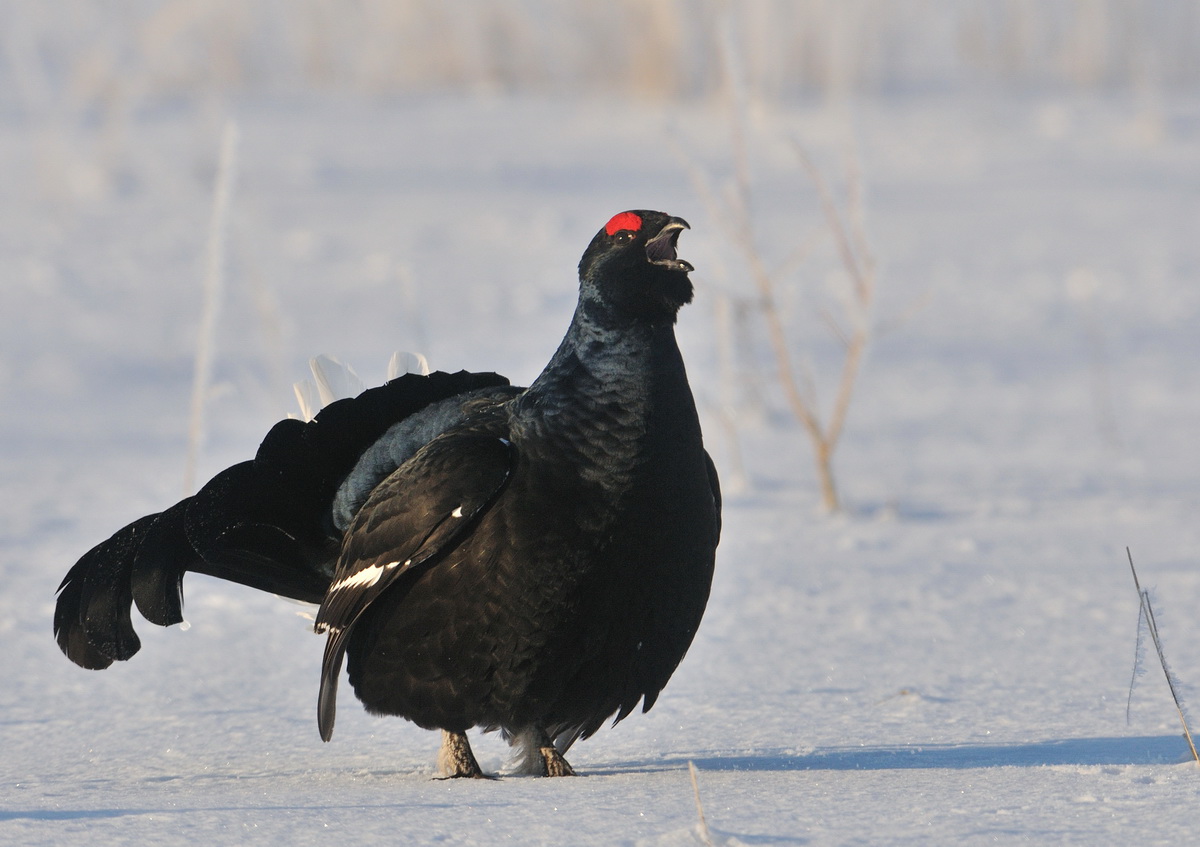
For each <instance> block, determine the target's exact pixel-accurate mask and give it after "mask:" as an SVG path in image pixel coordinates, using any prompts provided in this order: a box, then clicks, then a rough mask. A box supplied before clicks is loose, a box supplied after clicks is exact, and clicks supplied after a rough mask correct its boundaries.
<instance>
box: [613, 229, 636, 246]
mask: <svg viewBox="0 0 1200 847" xmlns="http://www.w3.org/2000/svg"><path fill="white" fill-rule="evenodd" d="M633 237H634V236H633V233H632V232H630V231H629V230H627V229H623V230H621V231H620V232H618V233H617V235H616V240H617V243H618V244H628V243H629V242H630V241H633Z"/></svg>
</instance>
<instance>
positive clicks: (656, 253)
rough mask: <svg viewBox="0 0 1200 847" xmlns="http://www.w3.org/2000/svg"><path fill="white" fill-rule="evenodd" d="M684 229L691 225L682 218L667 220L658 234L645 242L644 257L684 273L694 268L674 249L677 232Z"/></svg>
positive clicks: (677, 239)
mask: <svg viewBox="0 0 1200 847" xmlns="http://www.w3.org/2000/svg"><path fill="white" fill-rule="evenodd" d="M685 229H691V227H690V226H688V222H687V221H685V220H684V219H683V218H671V219H670V220H668V221H667V223H666V225H664V226H663V228H662V229H660V230H659V231H658V235H656V236H654V237H653V238H651V239H650V240H649V241H647V242H646V258H647V259H649V260H650V264H652V265H661V266H662V267H664V268H668V269H670V270H673V271H683V272H684V273H687V272H688V271H692V270H695V268H693V267H692V265H691V263H689V262H685V261H683V259H680V258H679V255H678V253H677V251H676V244H677V243H678V241H679V233H681V232H683V231H684V230H685Z"/></svg>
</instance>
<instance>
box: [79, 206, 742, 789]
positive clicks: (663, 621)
mask: <svg viewBox="0 0 1200 847" xmlns="http://www.w3.org/2000/svg"><path fill="white" fill-rule="evenodd" d="M686 226H687V224H686V223H685V222H684V221H683V220H681V219H679V218H672V217H669V216H667V215H665V214H663V213H661V212H651V211H633V212H623V213H621V214H619V215H616V216H614V217H613V218H612V219H611V220H610V221H609V223H608V224H607V225H606V226H605V228H604V229H602V230H601V231H600V232H599V233H597V235H596V237H595V238H594V239H593V240H592V242H591V244H590V245H589V247H588V249H587V251H586V252H585V253H584V255H583V259H582V260H581V262H580V266H579V278H580V293H579V301H578V305H577V307H576V311H575V315H574V318H573V320H572V322H571V326H570V328H569V329H568V331H567V334H566V336H565V337H564V339H563V341H562V343H561V344H560V346H559V348H558V350H557V352H556V353H555V354H554V356H553V358H552V359H551V360H550V362H549V364H548V365H547V366H546V368H545V369H544V370H543V372H542V373H541V375H539V376H538V378H537V379H536V380H535V381H534V382H533V384H532V385H530V386H529V388H527V389H520V388H515V387H512V386H509V385H508V384H507V381H506V380H504V379H503V377H499V376H497V375H495V374H471V373H466V372H460V373H457V374H444V373H435V374H430V375H429V376H428V377H420V376H414V375H408V376H405V377H402V378H400V379H399V380H393V381H392V382H390V383H388V384H387V385H385V386H382V387H381V388H377V389H371V390H369V391H366V392H364V393H363V394H361V395H359V396H358V397H357V398H354V399H352V400H344V401H339V402H338V403H334V404H332V405H331V406H329V407H327V408H326V409H324V410H323V411H322V412H321V413H320V414H319V415H318V416H317V417H316V418H315V419H314V420H313V421H311V422H308V423H303V422H300V421H291V420H289V421H282V422H280V423H279V424H277V425H276V426H275V427H274V428H273V429H272V430H271V432H270V433H269V434H268V435H267V437H266V439H265V440H264V441H263V444H262V446H261V447H260V448H259V451H258V454H257V455H256V457H255V459H254V460H253V461H251V462H245V463H242V464H239V465H235V466H234V467H232V468H229V469H228V470H226V471H223V472H222V473H221V474H218V475H217V476H216V477H215V478H214V479H213V480H212V481H210V482H209V483H208V484H207V485H206V486H204V488H202V489H201V490H200V491H199V492H198V493H197V494H196V495H194V496H193V497H190V498H187V499H186V500H184V501H182V502H181V503H179V504H177V505H175V506H173V507H171V508H170V509H167V510H166V511H164V512H162V513H161V514H158V515H150V516H147V517H145V518H142V519H140V520H138V521H135V522H134V523H132V524H130V525H129V526H127V527H125V528H124V529H122V530H120V531H118V532H117V533H116V534H115V535H113V537H112V538H110V539H109V540H108V541H106V542H104V543H102V544H100V545H99V546H97V547H96V548H94V549H93V550H91V551H89V552H88V553H87V554H86V555H85V556H84V557H83V558H81V559H80V561H79V562H78V563H77V564H76V565H75V566H74V567H73V568H72V569H71V571H70V572H69V573H68V574H67V577H66V579H65V580H64V581H63V584H62V586H61V587H60V593H59V599H58V607H57V610H56V614H55V631H56V635H57V638H58V642H59V645H60V646H61V647H62V649H63V651H64V652H65V653H66V654H67V655H68V656H69V657H70V658H71V659H72V660H73V661H75V662H76V663H78V664H80V665H83V666H84V667H92V668H101V667H106V666H107V665H108V664H110V663H111V662H112V661H113V660H114V659H116V660H123V659H128V658H129V657H130V656H132V655H133V654H134V653H135V652H136V651H137V649H138V647H139V644H138V640H137V636H136V635H135V634H134V632H133V629H132V626H131V623H130V614H129V609H130V605H131V603H136V605H137V606H138V609H139V611H141V612H142V614H143V615H144V616H145V617H146V618H147V619H148V620H150V621H152V622H154V623H158V624H162V625H168V624H171V623H175V622H178V621H180V620H181V619H182V616H181V610H182V595H181V584H182V578H183V574H184V573H185V572H186V571H196V572H199V573H208V574H211V575H213V576H218V577H221V578H224V579H229V580H233V581H235V582H240V583H243V584H246V585H249V586H251V587H254V588H259V589H262V590H265V591H272V592H275V593H278V594H282V595H285V596H288V597H293V598H297V599H301V600H309V601H313V602H320V603H321V607H320V610H319V612H318V615H317V625H316V628H317V630H318V631H319V632H325V633H328V642H327V645H326V650H325V658H324V662H323V667H322V672H321V684H320V693H319V702H318V723H319V728H320V732H321V736H322V738H324V739H326V740H328V739H329V738H330V736H331V733H332V731H333V723H334V715H335V700H336V690H337V684H338V678H339V676H340V672H341V667H342V664H343V660H345V663H346V665H347V669H348V676H349V680H350V684H351V685H352V686H353V688H354V691H355V693H356V694H357V695H358V697H359V699H360V700H361V701H362V702H363V704H364V705H365V707H366V708H367V709H368V710H369V711H371V712H374V713H378V714H389V715H400V716H403V717H406V718H409V719H410V720H412V721H414V722H415V723H417V724H419V725H420V726H423V727H426V728H430V729H441V730H443V734H444V737H443V750H442V765H443V769H444V770H445V771H446V772H447V774H448V775H450V776H479V775H481V773H480V770H479V767H478V765H477V764H476V763H475V760H474V757H473V755H472V754H471V750H470V746H469V744H468V743H467V738H466V735H465V733H466V731H467V730H468V729H470V728H471V727H477V726H478V727H484V728H489V729H501V730H502V731H503V732H504V733H505V734H506V735H507V736H508V737H509V738H510V739H511V740H512V741H513V742H514V743H516V744H520V745H521V746H522V748H523V752H524V754H525V762H526V764H527V765H528V767H529V768H530V769H532V770H533V771H535V772H540V773H544V774H547V775H566V774H570V773H571V772H572V771H571V768H570V765H568V764H567V762H566V760H565V759H564V758H563V753H565V752H566V750H567V749H568V748H569V747H570V745H571V744H572V743H573V742H574V741H575V740H576V739H578V738H586V737H587V736H589V735H591V734H592V733H594V732H595V731H596V730H597V729H599V728H600V726H601V725H602V724H603V723H604V722H605V721H606V720H608V719H609V718H611V717H613V716H615V717H616V720H621V719H622V718H624V717H625V716H626V715H628V714H629V713H630V712H631V711H632V710H633V709H634V708H635V707H636V706H637V705H638V703H639V702H641V703H642V704H643V709H646V710H648V709H649V708H650V707H651V706H652V705H653V703H654V701H655V699H656V698H657V696H658V694H659V692H660V691H661V690H662V688H663V686H664V685H665V684H666V683H667V680H668V679H669V678H670V676H671V674H672V673H673V672H674V670H675V668H676V666H677V665H678V663H679V661H680V660H681V659H682V658H683V655H684V653H685V652H686V651H687V649H688V646H689V645H690V644H691V641H692V638H693V636H694V635H695V632H696V629H697V627H698V626H699V623H700V618H701V616H702V614H703V612H704V608H705V605H706V603H707V599H708V593H709V587H710V584H711V580H712V571H713V562H714V556H715V550H716V546H717V541H718V538H719V534H720V491H719V487H718V483H717V475H716V471H715V469H714V468H713V465H712V462H711V460H710V459H709V457H708V455H707V453H706V452H705V451H704V447H703V442H702V439H701V432H700V425H699V421H698V419H697V415H696V409H695V404H694V402H693V399H692V394H691V390H690V388H689V386H688V382H687V376H686V373H685V370H684V365H683V361H682V359H681V357H680V354H679V349H678V347H677V345H676V343H675V336H674V323H675V317H676V312H677V311H678V309H679V307H680V306H682V305H684V304H685V303H687V302H689V301H690V300H691V297H692V285H691V282H690V281H689V279H688V272H689V271H691V269H692V268H691V265H689V264H688V263H687V262H684V261H681V260H680V259H678V258H677V255H676V241H677V239H678V236H679V233H680V232H681V231H682V229H684V228H685V227H686Z"/></svg>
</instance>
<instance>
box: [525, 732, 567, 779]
mask: <svg viewBox="0 0 1200 847" xmlns="http://www.w3.org/2000/svg"><path fill="white" fill-rule="evenodd" d="M512 743H513V746H514V747H515V746H520V748H521V752H520V753H519V754H518V755H519V762H520V767H519V769H520V771H521V772H522V773H526V774H530V775H532V776H575V771H574V769H572V767H571V765H570V764H569V763H568V762H567V760H566V759H564V758H563V754H562V753H560V752H558V748H557V747H555V746H554V741H553V740H552V739H551V738H550V736H549V735H548V734H547V733H546V730H544V729H543V728H542V727H540V726H532V727H529V728H528V729H526V730H523V731H522V732H520V733H517V734H516V735H515V736H514V737H513V740H512Z"/></svg>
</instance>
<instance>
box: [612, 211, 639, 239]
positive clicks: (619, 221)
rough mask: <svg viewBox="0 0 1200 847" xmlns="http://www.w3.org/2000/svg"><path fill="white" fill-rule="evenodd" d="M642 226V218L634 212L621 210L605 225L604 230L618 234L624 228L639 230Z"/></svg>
mask: <svg viewBox="0 0 1200 847" xmlns="http://www.w3.org/2000/svg"><path fill="white" fill-rule="evenodd" d="M641 228H642V219H641V218H640V217H638V216H637V215H635V214H634V213H633V212H621V213H620V214H618V215H613V216H612V218H611V219H610V220H609V222H608V223H607V224H605V225H604V231H605V232H607V233H608V234H609V235H616V234H617V233H618V232H620V231H621V230H623V229H628V230H631V231H633V232H637V231H638V230H639V229H641Z"/></svg>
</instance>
